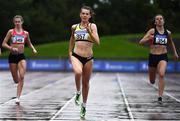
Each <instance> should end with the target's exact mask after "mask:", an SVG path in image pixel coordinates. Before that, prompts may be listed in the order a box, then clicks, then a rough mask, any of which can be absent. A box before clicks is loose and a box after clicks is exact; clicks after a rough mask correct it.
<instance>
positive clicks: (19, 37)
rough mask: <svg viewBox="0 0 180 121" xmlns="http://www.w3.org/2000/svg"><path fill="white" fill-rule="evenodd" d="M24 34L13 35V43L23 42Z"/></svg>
mask: <svg viewBox="0 0 180 121" xmlns="http://www.w3.org/2000/svg"><path fill="white" fill-rule="evenodd" d="M24 40H25V39H24V36H17V35H16V36H14V37H12V42H13V43H24Z"/></svg>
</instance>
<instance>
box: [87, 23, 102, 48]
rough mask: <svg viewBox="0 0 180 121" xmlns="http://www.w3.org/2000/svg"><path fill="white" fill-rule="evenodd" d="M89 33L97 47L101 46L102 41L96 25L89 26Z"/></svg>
mask: <svg viewBox="0 0 180 121" xmlns="http://www.w3.org/2000/svg"><path fill="white" fill-rule="evenodd" d="M87 31H88V32H89V35H90V37H91V38H92V40H94V42H95V43H96V44H97V45H99V44H100V40H99V35H98V31H97V26H96V24H94V23H92V24H91V25H89V26H88V27H87Z"/></svg>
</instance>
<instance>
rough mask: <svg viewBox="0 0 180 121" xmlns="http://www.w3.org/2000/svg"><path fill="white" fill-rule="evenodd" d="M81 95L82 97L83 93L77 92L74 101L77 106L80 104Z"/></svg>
mask: <svg viewBox="0 0 180 121" xmlns="http://www.w3.org/2000/svg"><path fill="white" fill-rule="evenodd" d="M80 97H81V94H78V93H76V96H75V99H74V101H75V104H76V105H77V106H79V105H80Z"/></svg>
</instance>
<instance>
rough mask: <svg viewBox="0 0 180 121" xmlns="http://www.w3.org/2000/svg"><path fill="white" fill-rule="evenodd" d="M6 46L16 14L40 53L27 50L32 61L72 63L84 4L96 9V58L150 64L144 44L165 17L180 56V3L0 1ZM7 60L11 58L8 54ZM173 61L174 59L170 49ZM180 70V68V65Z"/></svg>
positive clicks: (138, 0)
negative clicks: (73, 41)
mask: <svg viewBox="0 0 180 121" xmlns="http://www.w3.org/2000/svg"><path fill="white" fill-rule="evenodd" d="M0 4H1V7H0V18H1V23H0V28H1V31H0V41H1V43H2V41H3V39H4V37H5V35H6V33H7V31H8V30H9V29H10V28H13V27H14V25H13V23H12V18H13V17H14V16H15V15H16V14H20V15H22V16H23V17H24V21H25V22H24V25H23V26H24V29H25V30H27V31H29V33H30V37H31V41H32V43H33V44H34V46H35V47H36V49H37V50H38V54H37V55H33V54H32V53H31V50H29V49H28V48H27V49H26V52H25V53H26V57H27V58H28V59H61V60H63V59H67V58H68V43H69V38H70V33H71V25H72V24H75V23H79V22H80V18H79V12H80V8H81V6H82V5H88V6H91V7H92V8H93V10H94V12H95V17H94V22H95V23H96V24H97V27H98V33H99V35H100V40H101V44H100V46H96V45H95V46H94V56H95V59H100V60H113V61H141V60H145V61H146V60H147V57H148V53H149V49H148V46H139V45H138V41H139V40H140V39H141V38H142V37H143V35H144V34H145V33H146V31H147V29H148V26H149V25H150V24H151V23H152V19H153V17H154V16H155V15H156V14H158V13H160V14H162V15H164V17H165V26H166V28H168V30H170V31H171V32H172V35H173V36H172V37H173V40H174V42H175V45H176V48H177V50H178V53H179V54H180V48H179V46H180V22H179V20H180V12H179V11H180V1H179V0H9V1H4V0H0ZM2 51H3V54H2V55H1V57H0V58H1V59H7V56H8V52H7V51H6V50H5V49H3V50H2ZM169 57H170V60H172V58H171V57H172V54H171V50H170V54H169ZM175 65H176V64H175Z"/></svg>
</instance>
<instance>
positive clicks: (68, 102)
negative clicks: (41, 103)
mask: <svg viewBox="0 0 180 121" xmlns="http://www.w3.org/2000/svg"><path fill="white" fill-rule="evenodd" d="M96 75H97V73H95V74H94V76H93V77H92V78H91V79H90V81H89V84H91V81H92V80H93V79H94V78H95V76H96ZM74 98H75V95H74V96H73V97H72V98H71V99H69V100H68V101H67V102H66V103H65V105H64V106H62V108H60V109H59V110H58V111H57V112H56V113H55V114H54V115H53V116H52V117H51V118H50V120H49V121H54V119H55V118H56V117H57V116H58V115H59V114H60V113H62V112H63V110H64V109H65V108H66V107H67V106H68V105H69V104H70V103H71V102H72V101H73V100H74ZM61 117H62V116H61Z"/></svg>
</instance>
